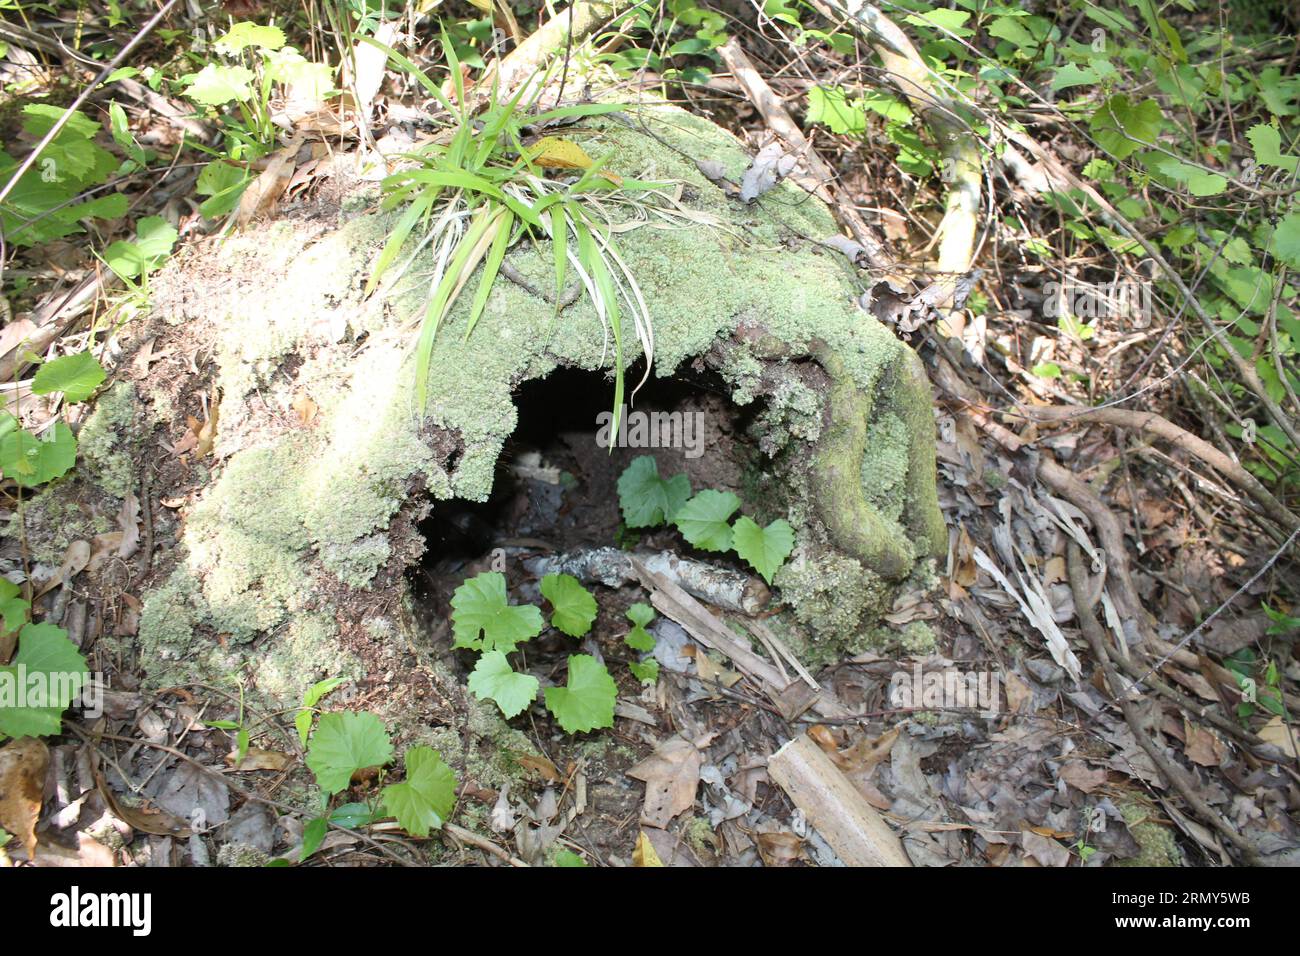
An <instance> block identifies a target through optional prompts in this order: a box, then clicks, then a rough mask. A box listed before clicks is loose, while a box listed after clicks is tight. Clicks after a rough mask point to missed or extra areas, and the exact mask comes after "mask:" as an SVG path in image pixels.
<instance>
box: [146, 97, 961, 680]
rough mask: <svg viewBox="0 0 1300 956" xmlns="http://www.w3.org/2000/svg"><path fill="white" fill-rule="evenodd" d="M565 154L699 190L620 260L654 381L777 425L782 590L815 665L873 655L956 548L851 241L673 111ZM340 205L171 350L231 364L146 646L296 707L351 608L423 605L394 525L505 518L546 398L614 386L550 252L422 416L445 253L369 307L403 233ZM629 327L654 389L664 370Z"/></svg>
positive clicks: (205, 297)
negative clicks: (403, 595) (715, 389)
mask: <svg viewBox="0 0 1300 956" xmlns="http://www.w3.org/2000/svg"><path fill="white" fill-rule="evenodd" d="M566 135H569V136H571V137H573V138H574V139H576V140H578V141H580V142H581V143H582V144H583V146H584V148H585V149H586V151H587V152H588V153H589V154H591V155H600V156H604V155H606V154H609V156H610V159H609V161H608V168H609V169H610V170H612V171H613V172H614V173H617V174H619V175H621V176H624V177H633V178H635V179H638V180H656V181H665V182H672V183H674V184H675V189H676V190H677V193H676V195H677V199H678V202H679V203H680V204H681V206H682V208H684V209H687V210H690V211H691V213H692V215H695V216H697V217H698V219H699V221H696V222H689V223H687V224H685V225H682V224H674V223H670V222H665V221H662V220H660V219H656V218H654V217H647V218H646V219H645V221H643V222H641V223H640V225H639V226H638V227H636V228H628V229H624V230H622V231H619V232H617V233H616V235H615V237H614V238H615V241H616V242H617V244H618V248H619V251H620V253H621V254H622V256H623V258H624V260H625V261H626V263H627V266H628V268H629V269H630V270H631V272H632V273H633V274H634V275H635V276H636V279H637V281H638V282H639V284H640V286H641V289H642V291H643V293H644V297H645V301H646V304H647V306H648V309H649V313H650V316H651V319H652V321H653V325H654V342H655V354H654V374H655V375H657V376H671V375H673V374H674V372H675V371H676V370H678V369H679V368H680V367H681V366H682V365H683V363H686V362H688V361H689V362H696V363H703V366H704V367H708V368H710V369H712V370H714V371H715V372H716V373H717V374H718V375H720V376H721V377H722V379H723V380H724V381H725V382H726V384H727V386H728V388H729V389H730V391H731V397H732V400H733V402H735V403H736V404H737V405H747V404H749V403H751V402H755V401H758V402H761V408H762V411H761V414H760V415H759V416H758V421H757V425H756V427H757V428H758V429H759V431H760V432H761V434H760V436H759V439H758V441H759V445H760V447H761V448H762V449H763V451H764V452H765V453H766V454H767V455H768V456H770V461H771V476H772V477H774V479H775V480H773V481H771V482H769V483H768V484H767V485H766V486H765V487H766V488H767V489H768V491H770V492H771V494H772V495H773V496H774V498H773V499H772V500H770V501H767V502H765V503H763V504H764V507H767V508H769V509H770V510H774V511H777V512H779V513H782V514H784V515H785V516H786V517H788V518H789V520H790V521H791V523H792V524H793V525H794V526H795V528H796V532H797V545H796V549H795V552H794V554H793V555H792V557H791V559H790V560H789V561H788V562H787V563H786V565H785V566H784V567H783V568H782V569H781V570H780V571H779V572H778V575H777V577H776V581H775V583H776V585H777V588H778V591H779V593H780V596H781V597H782V598H783V599H784V600H785V601H786V602H787V603H788V604H790V606H791V607H792V608H793V610H794V612H795V615H796V617H797V619H798V621H799V622H800V623H801V624H802V625H803V626H804V627H805V628H806V629H807V630H808V631H809V632H810V633H811V636H812V639H813V640H814V641H817V642H821V643H824V644H826V645H827V646H834V647H839V648H843V647H846V646H853V644H854V643H855V642H860V640H861V638H862V635H863V634H864V633H865V632H866V631H867V630H868V629H869V628H870V626H871V625H872V624H873V623H874V621H875V619H876V618H877V617H878V615H879V613H880V612H881V611H882V610H883V609H885V608H886V607H887V604H888V601H889V600H890V595H891V593H892V589H893V588H894V587H895V586H896V585H897V584H898V583H899V582H900V581H902V580H904V579H906V578H908V577H909V575H913V574H914V573H916V571H917V569H918V567H921V566H923V565H924V564H925V563H926V561H927V560H928V559H929V558H931V557H932V556H936V555H938V554H940V553H941V552H942V550H943V548H944V547H945V543H946V532H945V529H944V526H943V521H942V517H941V515H940V512H939V508H938V503H937V498H936V491H935V460H934V454H935V453H934V423H933V417H932V415H933V412H932V408H933V400H932V396H931V393H930V388H929V385H928V382H927V380H926V376H925V374H924V370H923V369H922V367H921V364H920V362H919V360H918V359H917V357H916V355H915V354H914V353H913V352H912V351H911V350H910V349H909V348H907V347H906V346H905V345H904V344H903V343H901V342H899V341H898V340H897V339H896V338H895V337H894V336H893V335H892V334H891V333H890V332H889V331H888V330H887V329H885V328H884V327H883V326H881V325H880V324H879V323H878V322H876V321H875V320H874V319H873V318H872V317H871V316H869V315H868V314H867V313H865V312H863V311H861V310H860V309H859V308H858V307H857V306H856V304H855V296H854V289H853V284H852V276H851V274H850V271H849V268H848V265H847V263H846V262H845V261H844V259H843V257H842V256H841V255H840V254H839V253H838V252H835V251H833V250H831V249H830V248H828V247H826V246H824V245H822V244H821V242H820V241H821V240H824V239H825V238H827V237H829V236H831V235H833V234H834V233H835V231H836V226H835V223H834V221H833V219H832V217H831V216H830V214H829V212H828V210H827V209H826V207H825V206H824V205H822V204H821V203H820V202H819V201H817V200H816V199H814V198H812V197H810V196H808V195H807V194H805V193H804V192H802V191H801V190H799V189H798V188H796V187H795V186H793V185H791V184H788V183H787V184H781V185H780V186H778V187H777V188H776V189H774V190H773V191H771V192H770V193H768V194H767V195H766V196H764V197H763V198H762V199H761V200H760V201H759V202H758V203H757V204H755V205H751V206H745V205H743V204H741V203H739V202H738V201H736V200H734V199H730V198H728V197H727V195H726V193H725V192H724V191H723V190H722V189H721V188H720V187H719V186H718V185H715V184H714V183H713V182H711V181H710V180H708V179H706V178H705V177H704V176H703V175H701V173H700V172H699V170H698V169H697V167H696V164H695V161H694V160H696V159H701V160H711V161H713V162H715V163H720V164H722V167H723V168H724V169H725V171H726V174H727V176H728V177H729V178H730V179H731V180H733V181H738V180H739V179H740V176H741V173H742V172H743V170H744V169H745V167H746V165H747V164H748V162H749V156H748V155H747V153H746V152H745V151H744V149H743V148H742V147H741V145H740V144H739V143H738V142H737V141H736V140H735V139H734V138H733V137H732V136H730V135H729V134H728V133H726V132H724V131H723V130H721V129H719V128H718V127H716V126H714V125H713V124H711V123H709V122H707V121H705V120H703V119H700V118H698V117H694V116H692V115H690V114H688V113H685V112H683V111H680V110H677V109H674V108H671V107H667V106H664V105H662V104H658V103H649V104H642V105H629V106H628V108H627V110H626V112H625V113H624V114H622V115H618V116H613V117H601V118H597V119H593V120H590V121H584V123H583V124H582V125H581V126H580V127H579V128H576V129H574V130H573V131H571V132H566ZM339 192H341V193H342V194H343V195H344V198H343V199H342V200H341V201H333V202H329V203H327V202H324V201H316V202H313V203H303V204H301V205H299V206H298V207H290V208H289V209H287V210H285V212H284V213H283V214H282V216H281V218H280V219H279V220H278V221H275V222H271V223H268V224H260V225H255V226H253V227H251V228H250V229H248V230H247V231H245V232H244V233H242V234H239V235H235V236H232V237H229V238H227V239H225V240H224V241H222V242H220V243H217V242H212V243H207V244H203V245H202V246H201V247H199V248H194V249H191V250H190V251H188V252H186V253H185V254H182V255H181V256H178V257H177V258H176V259H175V260H174V261H173V262H172V263H171V264H169V266H168V267H166V268H165V269H164V270H163V272H162V273H160V274H159V276H158V277H157V279H156V280H155V281H154V284H153V285H154V303H155V306H154V312H153V316H152V330H153V331H152V333H149V334H155V335H158V336H160V337H162V338H164V339H165V338H166V337H167V335H168V334H171V335H172V336H173V337H174V336H175V335H177V334H179V330H183V331H184V334H185V336H186V337H187V338H188V341H190V342H198V343H200V344H201V345H202V346H203V347H205V348H206V349H208V350H210V353H211V354H212V355H213V356H214V358H215V362H216V366H217V375H216V382H215V394H216V395H218V396H219V415H218V419H217V420H218V422H219V425H218V429H217V437H216V449H215V452H214V454H213V456H212V458H211V459H210V460H209V461H207V462H206V464H207V465H208V466H209V467H210V468H211V480H210V481H209V482H208V483H207V484H206V485H205V486H204V487H203V488H202V489H201V490H200V491H199V492H198V494H197V495H196V496H195V499H194V503H193V504H192V506H190V507H189V508H188V511H187V512H186V514H185V518H184V531H183V536H182V537H181V539H180V547H179V550H178V557H179V560H177V562H176V566H175V569H174V570H173V571H172V572H171V575H170V577H169V578H168V579H167V580H166V581H165V582H163V583H161V584H160V585H159V586H158V587H156V588H155V589H154V590H153V591H152V592H151V593H150V594H148V595H147V596H146V598H145V602H144V610H143V613H142V620H141V625H140V634H139V638H140V644H141V647H142V649H143V651H144V654H145V659H146V662H147V663H149V664H151V665H153V666H155V667H158V668H159V669H160V671H162V672H165V671H166V670H167V667H166V666H165V665H167V664H169V663H170V664H175V665H177V666H180V665H182V664H183V665H184V666H185V667H195V666H197V667H199V668H200V669H201V670H204V671H208V672H219V671H222V670H223V669H228V668H230V667H231V666H233V665H235V664H236V663H237V662H238V661H239V660H240V659H241V658H243V659H248V658H250V657H252V658H254V659H256V660H257V661H258V671H259V679H261V680H264V681H266V682H267V683H268V684H275V685H276V686H277V690H278V691H282V694H280V693H277V695H276V696H283V697H284V698H286V699H288V698H291V697H293V695H295V694H296V693H298V692H299V691H300V690H301V686H302V685H303V684H304V683H306V682H309V680H310V679H311V678H313V677H314V676H315V675H316V674H317V673H321V672H325V671H335V672H336V671H337V670H339V669H343V670H346V669H347V668H348V667H349V663H350V662H349V661H348V659H347V654H346V652H345V651H343V650H342V649H341V648H340V647H339V646H338V643H337V642H335V641H333V640H332V638H331V636H332V635H333V634H334V632H335V629H336V628H337V627H338V624H337V621H336V618H337V617H338V609H337V608H336V607H335V606H333V605H332V604H331V601H332V600H334V597H333V596H336V595H337V594H339V593H350V592H355V591H359V590H366V589H374V588H378V587H398V586H400V583H401V580H402V579H401V575H400V570H401V568H402V567H403V566H404V565H406V564H409V563H410V562H411V561H413V560H415V559H416V558H417V557H418V551H419V547H418V545H416V544H412V541H411V540H410V535H406V536H403V537H401V540H397V538H398V536H396V535H395V534H394V533H393V528H394V525H395V523H396V519H397V518H398V517H399V516H403V517H404V518H405V521H406V524H405V527H406V528H407V529H408V530H409V529H410V527H411V526H412V525H413V523H414V521H415V520H418V518H419V517H420V513H421V511H420V509H425V510H427V508H428V507H430V502H431V501H432V502H433V503H432V507H435V508H436V507H437V504H436V500H445V499H449V498H452V497H460V498H465V499H470V500H484V499H485V498H486V497H487V495H488V493H489V491H490V489H491V485H492V480H493V473H494V467H495V465H496V462H497V458H498V456H499V455H500V453H501V450H502V445H503V443H504V442H505V440H506V439H507V437H508V436H509V435H510V434H511V432H512V430H513V429H514V427H515V424H516V421H517V414H516V409H515V406H514V404H513V401H512V395H513V393H514V392H515V390H516V389H517V388H518V386H519V385H520V384H521V383H522V382H524V381H527V380H529V379H535V378H540V377H543V376H545V375H547V374H548V373H549V372H550V371H552V370H553V369H555V368H557V367H559V366H568V367H575V368H579V369H587V370H592V371H600V370H603V371H604V372H605V373H606V374H608V371H609V366H610V363H611V362H612V354H613V350H612V347H611V343H610V341H609V340H608V338H607V336H606V334H605V331H604V329H603V327H602V323H601V320H600V317H599V316H598V315H597V313H596V312H595V310H594V308H593V307H592V305H591V303H590V302H589V301H588V300H587V299H586V298H585V297H582V298H579V299H578V300H577V301H575V302H574V303H573V304H571V305H569V306H567V307H565V308H564V309H563V310H562V311H560V312H559V314H558V315H557V314H556V310H555V307H554V305H553V304H552V303H551V302H548V301H544V300H543V299H542V298H540V297H538V296H537V295H536V294H534V292H533V291H531V290H535V289H548V290H549V288H550V287H551V286H553V285H554V281H555V274H554V267H553V263H552V251H551V249H550V248H549V244H548V243H547V242H545V241H539V242H536V243H534V242H532V241H530V240H525V241H521V242H518V243H516V245H515V246H514V247H513V248H512V249H511V250H510V251H509V253H508V257H507V258H508V261H509V263H510V265H511V266H512V267H513V272H514V273H515V274H516V276H517V277H522V280H523V281H515V280H511V279H507V278H505V277H504V276H499V277H498V278H497V280H496V282H495V283H494V284H493V287H492V290H491V294H490V296H489V297H488V299H487V305H486V309H485V311H484V313H483V315H482V317H481V319H480V321H479V322H478V325H477V327H476V328H475V329H474V330H473V334H472V335H470V336H468V338H467V337H466V335H465V328H466V318H467V316H466V313H467V310H468V300H469V299H470V298H471V296H470V295H469V294H466V295H464V296H462V297H461V300H460V301H459V302H458V304H457V305H456V307H455V308H454V309H453V310H452V312H451V314H450V315H449V317H448V319H447V320H446V321H445V323H444V324H443V326H442V328H441V329H440V331H439V335H438V339H437V341H436V343H435V347H434V349H433V356H432V364H431V368H430V374H429V382H430V395H429V401H428V406H427V408H426V409H423V414H421V411H422V410H421V409H417V408H416V407H414V395H415V387H414V386H415V367H414V359H413V354H412V353H413V349H412V346H413V343H414V340H415V337H416V334H417V332H418V326H419V320H420V317H421V316H422V314H423V308H424V305H425V302H426V298H427V295H428V283H429V277H430V276H431V275H432V273H433V270H434V266H433V263H432V260H431V258H430V256H429V254H428V253H420V254H419V255H417V256H416V257H415V259H414V261H413V263H412V264H411V266H410V268H409V269H407V270H406V272H405V273H404V275H403V278H402V279H401V280H400V281H399V282H398V283H396V285H395V287H394V288H393V289H390V290H386V291H385V293H384V294H383V295H372V296H370V297H368V298H367V297H365V296H364V295H363V289H364V286H365V280H366V278H367V276H368V274H369V270H370V269H371V268H372V267H373V264H374V261H375V257H376V255H377V252H378V249H379V248H380V247H381V246H382V244H383V242H384V240H385V238H386V234H387V230H388V229H389V227H390V226H391V224H392V222H393V217H394V215H396V214H395V213H384V212H382V211H380V209H379V204H378V198H379V195H378V192H377V189H376V187H375V186H374V184H373V183H362V184H356V185H354V186H353V187H351V188H349V189H348V190H340V191H339ZM411 245H412V248H413V247H414V243H412V244H411ZM409 252H410V250H408V251H407V253H405V254H409ZM570 281H573V278H572V276H571V279H570ZM474 282H475V279H474V278H471V279H470V282H469V284H468V285H467V288H468V289H470V290H472V289H473V288H474ZM625 321H627V327H626V328H625V330H624V336H623V341H624V360H625V364H626V366H628V367H629V368H631V366H633V364H634V363H635V362H636V360H637V359H638V358H640V356H641V353H640V350H639V346H638V344H637V341H636V337H635V336H634V335H632V334H631V328H630V325H631V323H630V320H625ZM142 334H146V333H142ZM629 379H630V382H629V387H630V385H631V384H632V383H634V382H635V380H636V379H635V377H634V376H633V375H631V374H629ZM610 391H611V395H612V388H611V390H610ZM304 409H307V411H304ZM593 428H594V425H593ZM765 494H766V492H765ZM218 636H219V638H220V639H219V640H218V639H217V638H218ZM351 663H353V664H355V662H351ZM173 670H175V668H173Z"/></svg>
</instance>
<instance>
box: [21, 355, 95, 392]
mask: <svg viewBox="0 0 1300 956" xmlns="http://www.w3.org/2000/svg"><path fill="white" fill-rule="evenodd" d="M105 377H106V376H105V373H104V367H103V366H102V365H100V364H99V362H98V361H96V360H95V356H93V355H91V354H90V353H89V352H77V353H76V354H75V355H63V356H60V357H59V358H56V359H51V360H50V361H48V362H46V363H45V364H44V365H42V366H41V367H40V368H39V369H37V370H36V378H34V379H33V380H32V392H33V394H36V395H48V394H49V393H50V392H62V393H63V397H64V399H66V400H67V401H69V402H84V401H85V400H86V399H88V398H90V396H91V394H93V393H94V391H95V389H97V388H99V386H100V385H102V384H103V383H104V379H105Z"/></svg>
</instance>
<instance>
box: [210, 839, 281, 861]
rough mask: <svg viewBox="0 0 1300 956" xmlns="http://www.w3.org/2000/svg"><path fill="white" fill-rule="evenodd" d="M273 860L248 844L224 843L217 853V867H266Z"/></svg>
mask: <svg viewBox="0 0 1300 956" xmlns="http://www.w3.org/2000/svg"><path fill="white" fill-rule="evenodd" d="M270 861H271V858H270V857H269V856H267V855H266V854H265V853H264V852H262V851H261V850H259V849H258V848H257V847H255V846H249V845H248V844H247V843H223V844H222V845H221V849H219V850H218V851H217V866H266V864H267V863H269V862H270Z"/></svg>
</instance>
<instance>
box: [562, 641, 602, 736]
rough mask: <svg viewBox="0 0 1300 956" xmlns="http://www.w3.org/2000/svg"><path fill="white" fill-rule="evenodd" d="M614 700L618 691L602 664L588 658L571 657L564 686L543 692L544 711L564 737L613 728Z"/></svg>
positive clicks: (584, 655)
mask: <svg viewBox="0 0 1300 956" xmlns="http://www.w3.org/2000/svg"><path fill="white" fill-rule="evenodd" d="M617 697H618V687H617V686H616V685H615V684H614V678H612V677H610V676H609V671H608V670H607V669H606V668H605V665H604V664H602V663H601V662H600V661H598V660H596V658H594V657H592V656H591V655H590V654H571V655H569V679H568V682H567V683H566V684H565V686H563V687H548V688H546V709H547V710H549V711H550V712H551V713H552V714H554V715H555V719H556V720H557V721H559V724H560V726H561V727H563V728H564V730H565V732H566V733H570V734H576V733H581V732H582V731H586V730H595V729H596V728H598V727H613V726H614V701H615V699H616V698H617Z"/></svg>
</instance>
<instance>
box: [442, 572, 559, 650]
mask: <svg viewBox="0 0 1300 956" xmlns="http://www.w3.org/2000/svg"><path fill="white" fill-rule="evenodd" d="M451 606H452V614H451V624H452V631H453V632H454V634H455V637H456V639H455V641H454V642H453V643H452V646H453V647H468V648H470V649H471V650H476V651H493V650H499V651H505V652H507V653H509V652H510V651H513V650H514V649H515V648H516V647H517V646H518V645H519V644H522V643H523V642H524V641H528V640H531V639H532V638H534V637H536V636H537V635H538V634H540V633H542V623H543V622H542V612H541V609H540V608H537V607H534V606H533V605H531V604H522V605H515V604H510V603H509V602H508V601H507V599H506V577H505V575H504V574H502V573H501V572H499V571H484V572H483V573H482V574H478V575H475V576H474V577H472V578H470V579H469V580H468V581H466V582H465V583H464V584H462V585H461V586H460V587H458V588H457V589H456V593H455V594H453V595H452V596H451Z"/></svg>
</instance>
